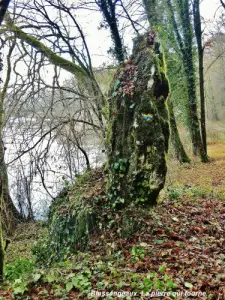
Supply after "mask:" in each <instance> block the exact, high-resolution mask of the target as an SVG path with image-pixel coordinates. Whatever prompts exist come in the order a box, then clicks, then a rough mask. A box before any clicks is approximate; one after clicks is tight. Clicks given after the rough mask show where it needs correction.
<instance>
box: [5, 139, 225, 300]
mask: <svg viewBox="0 0 225 300" xmlns="http://www.w3.org/2000/svg"><path fill="white" fill-rule="evenodd" d="M209 154H210V155H211V157H212V160H211V161H210V163H208V164H201V163H197V162H195V163H193V164H191V165H184V166H177V165H174V166H173V168H172V169H171V170H170V171H169V178H168V183H167V188H166V189H165V191H164V193H163V196H162V197H161V199H160V203H159V205H158V206H157V207H154V208H152V209H151V211H149V212H147V213H144V211H141V210H138V211H129V212H128V214H129V216H130V218H133V220H134V221H135V220H139V221H138V223H136V224H138V226H139V228H138V230H136V233H135V234H133V235H131V236H127V237H120V235H119V234H118V235H116V234H115V232H113V230H111V228H113V225H112V224H113V219H114V222H115V223H116V224H117V225H118V224H120V223H121V218H122V216H121V215H119V214H118V215H117V214H113V215H112V217H113V218H112V224H111V225H112V227H109V228H107V227H106V228H104V229H102V231H99V232H98V233H95V234H94V235H93V237H92V239H91V241H90V243H89V247H88V248H85V249H86V250H85V251H79V252H78V253H77V254H73V255H70V256H66V255H65V257H61V260H62V261H58V262H54V263H52V264H51V265H50V264H48V263H47V259H46V264H44V265H45V266H43V265H42V266H41V265H38V264H37V263H35V262H34V261H33V258H34V257H33V256H32V255H31V252H30V249H31V248H32V245H33V244H34V241H36V240H37V239H38V238H39V236H40V235H41V234H43V232H44V231H45V229H44V227H43V225H42V224H29V225H21V228H20V227H19V228H18V229H17V236H16V237H15V240H13V241H12V243H11V244H10V246H9V249H8V251H7V253H6V259H7V265H6V281H5V285H4V286H2V287H1V290H0V297H2V298H0V299H122V297H123V298H124V299H149V298H152V299H167V300H169V299H225V251H224V249H225V176H224V174H225V144H224V143H223V142H221V143H220V145H218V144H211V145H210V146H209ZM174 170H175V171H176V172H175V171H174ZM101 176H102V175H101V172H96V174H95V176H93V180H94V182H92V183H91V180H90V179H89V180H87V182H86V183H85V184H86V186H85V188H84V190H83V191H86V193H87V195H86V196H87V198H88V199H92V198H93V197H95V200H97V199H98V195H103V194H104V191H102V189H104V183H103V181H104V179H103V177H101ZM171 179H172V180H171ZM171 181H172V182H173V184H171ZM90 187H91V188H90ZM71 193H73V191H71ZM59 207H60V209H61V213H62V214H63V213H65V212H64V211H63V210H62V206H59ZM142 212H143V213H142ZM115 223H114V224H115ZM117 227H118V226H117ZM118 228H119V227H118ZM30 229H32V230H30ZM19 233H20V234H19ZM33 253H34V252H33ZM49 256H50V252H49ZM18 257H19V258H18ZM46 257H47V256H46ZM106 293H109V294H108V295H107V294H106ZM132 293H133V294H132ZM154 293H155V294H154ZM160 293H161V294H160Z"/></svg>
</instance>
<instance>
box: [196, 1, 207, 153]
mask: <svg viewBox="0 0 225 300" xmlns="http://www.w3.org/2000/svg"><path fill="white" fill-rule="evenodd" d="M193 15H194V28H195V37H196V41H197V46H198V69H199V92H200V106H201V134H202V143H203V148H204V151H205V155H206V156H207V136H206V120H205V89H204V61H203V59H204V48H203V46H202V26H201V16H200V7H199V0H194V2H193Z"/></svg>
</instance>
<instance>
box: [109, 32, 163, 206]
mask: <svg viewBox="0 0 225 300" xmlns="http://www.w3.org/2000/svg"><path fill="white" fill-rule="evenodd" d="M147 36H148V35H145V36H142V37H139V38H138V39H137V41H136V43H135V46H134V51H133V55H132V57H131V59H130V60H129V61H128V64H129V65H130V66H132V70H135V78H136V80H135V82H134V81H133V77H132V76H131V75H132V74H133V73H132V72H131V71H130V67H126V66H125V67H123V69H122V70H121V68H120V69H119V70H118V73H117V74H118V75H117V76H116V77H115V80H118V78H119V79H120V82H119V84H118V83H117V82H116V83H115V82H114V83H113V84H112V87H114V89H112V91H111V95H112V96H111V97H110V105H109V111H110V114H111V119H110V123H109V128H108V135H107V138H108V139H107V144H108V145H110V146H109V151H108V165H109V183H108V192H109V195H110V197H111V200H112V203H113V201H114V203H115V202H116V203H118V199H124V205H129V204H130V203H132V202H135V203H136V202H140V203H148V204H150V203H154V202H155V201H156V198H157V195H158V193H159V191H160V190H161V189H162V187H163V186H164V183H165V175H166V169H167V168H166V153H167V151H168V139H169V125H168V110H167V106H166V98H167V96H168V93H169V85H168V81H167V78H166V75H165V73H164V71H165V68H166V66H165V62H164V61H163V55H161V54H160V53H159V52H156V51H155V47H156V46H155V45H152V46H151V47H148V44H147V42H146V37H147ZM124 70H125V71H126V72H128V73H129V72H130V73H129V76H128V75H127V74H125V75H124V73H123V72H124ZM121 74H122V75H121ZM127 78H129V80H130V81H131V82H130V83H129V81H127ZM129 84H130V85H131V92H130V94H129V93H127V94H126V97H122V96H121V94H120V93H117V94H116V95H115V86H116V89H117V88H118V90H119V89H120V88H121V87H123V86H129ZM120 159H126V160H127V168H126V170H125V172H124V173H123V174H122V176H121V174H119V172H118V170H117V168H114V166H115V165H116V166H117V164H118V162H119V161H120ZM121 187H122V188H121ZM113 199H114V200H113ZM119 207H121V204H120V205H119Z"/></svg>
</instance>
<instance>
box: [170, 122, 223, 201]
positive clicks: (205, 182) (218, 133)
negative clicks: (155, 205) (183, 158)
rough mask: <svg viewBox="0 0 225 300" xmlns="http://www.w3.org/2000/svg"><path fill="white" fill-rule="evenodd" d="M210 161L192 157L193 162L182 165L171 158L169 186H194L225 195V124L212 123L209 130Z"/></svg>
mask: <svg viewBox="0 0 225 300" xmlns="http://www.w3.org/2000/svg"><path fill="white" fill-rule="evenodd" d="M208 141H209V142H208V155H209V157H210V162H209V163H206V164H204V163H201V162H199V161H198V160H197V159H196V158H193V157H192V163H191V164H184V165H180V164H179V163H178V162H176V161H174V160H171V161H170V162H169V165H168V177H167V187H170V188H178V187H192V188H198V189H201V190H204V191H208V192H209V193H211V194H212V195H217V196H221V197H225V124H224V123H222V122H217V123H213V124H210V127H209V130H208Z"/></svg>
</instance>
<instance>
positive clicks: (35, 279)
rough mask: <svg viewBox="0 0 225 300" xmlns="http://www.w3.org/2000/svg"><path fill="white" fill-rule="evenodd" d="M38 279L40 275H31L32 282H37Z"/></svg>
mask: <svg viewBox="0 0 225 300" xmlns="http://www.w3.org/2000/svg"><path fill="white" fill-rule="evenodd" d="M40 278H41V274H39V273H36V274H34V275H33V280H34V282H37V281H38V280H39V279H40Z"/></svg>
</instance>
